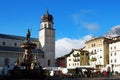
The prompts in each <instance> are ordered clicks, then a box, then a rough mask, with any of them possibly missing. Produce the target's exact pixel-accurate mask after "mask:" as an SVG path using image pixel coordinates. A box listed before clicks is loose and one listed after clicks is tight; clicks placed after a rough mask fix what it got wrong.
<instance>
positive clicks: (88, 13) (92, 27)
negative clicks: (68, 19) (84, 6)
mask: <svg viewBox="0 0 120 80" xmlns="http://www.w3.org/2000/svg"><path fill="white" fill-rule="evenodd" d="M94 14H95V13H94V11H93V10H80V12H79V13H76V14H73V15H72V19H73V22H74V23H75V24H76V25H77V26H81V27H85V28H86V29H88V30H89V31H96V30H98V29H99V28H100V26H99V25H98V23H96V22H94V21H93V22H90V21H88V20H87V19H90V18H91V17H94V16H93V15H94Z"/></svg>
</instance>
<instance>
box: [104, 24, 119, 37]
mask: <svg viewBox="0 0 120 80" xmlns="http://www.w3.org/2000/svg"><path fill="white" fill-rule="evenodd" d="M105 36H106V37H115V36H120V25H117V26H114V27H112V28H111V29H110V31H109V32H107V33H106V34H105Z"/></svg>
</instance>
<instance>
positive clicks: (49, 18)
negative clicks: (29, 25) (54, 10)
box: [41, 10, 53, 23]
mask: <svg viewBox="0 0 120 80" xmlns="http://www.w3.org/2000/svg"><path fill="white" fill-rule="evenodd" d="M41 20H42V22H48V21H49V22H52V23H53V16H52V15H51V14H49V12H48V10H47V11H46V13H45V14H44V15H43V16H42V18H41Z"/></svg>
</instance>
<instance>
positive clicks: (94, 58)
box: [85, 37, 111, 67]
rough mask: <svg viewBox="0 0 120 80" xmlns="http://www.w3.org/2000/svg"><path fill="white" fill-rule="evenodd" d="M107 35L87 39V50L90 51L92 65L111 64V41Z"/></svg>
mask: <svg viewBox="0 0 120 80" xmlns="http://www.w3.org/2000/svg"><path fill="white" fill-rule="evenodd" d="M110 40H111V39H109V38H105V37H98V38H93V39H91V40H89V41H86V43H85V45H86V47H85V50H87V51H89V53H90V54H89V57H90V60H89V63H90V65H91V66H94V67H100V66H103V67H104V66H106V65H107V64H109V43H108V42H109V41H110Z"/></svg>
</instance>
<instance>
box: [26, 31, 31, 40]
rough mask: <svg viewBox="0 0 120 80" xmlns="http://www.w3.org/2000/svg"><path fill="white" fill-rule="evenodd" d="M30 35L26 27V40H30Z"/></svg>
mask: <svg viewBox="0 0 120 80" xmlns="http://www.w3.org/2000/svg"><path fill="white" fill-rule="evenodd" d="M30 36H31V33H30V30H29V29H28V32H27V34H26V37H27V40H30Z"/></svg>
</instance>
